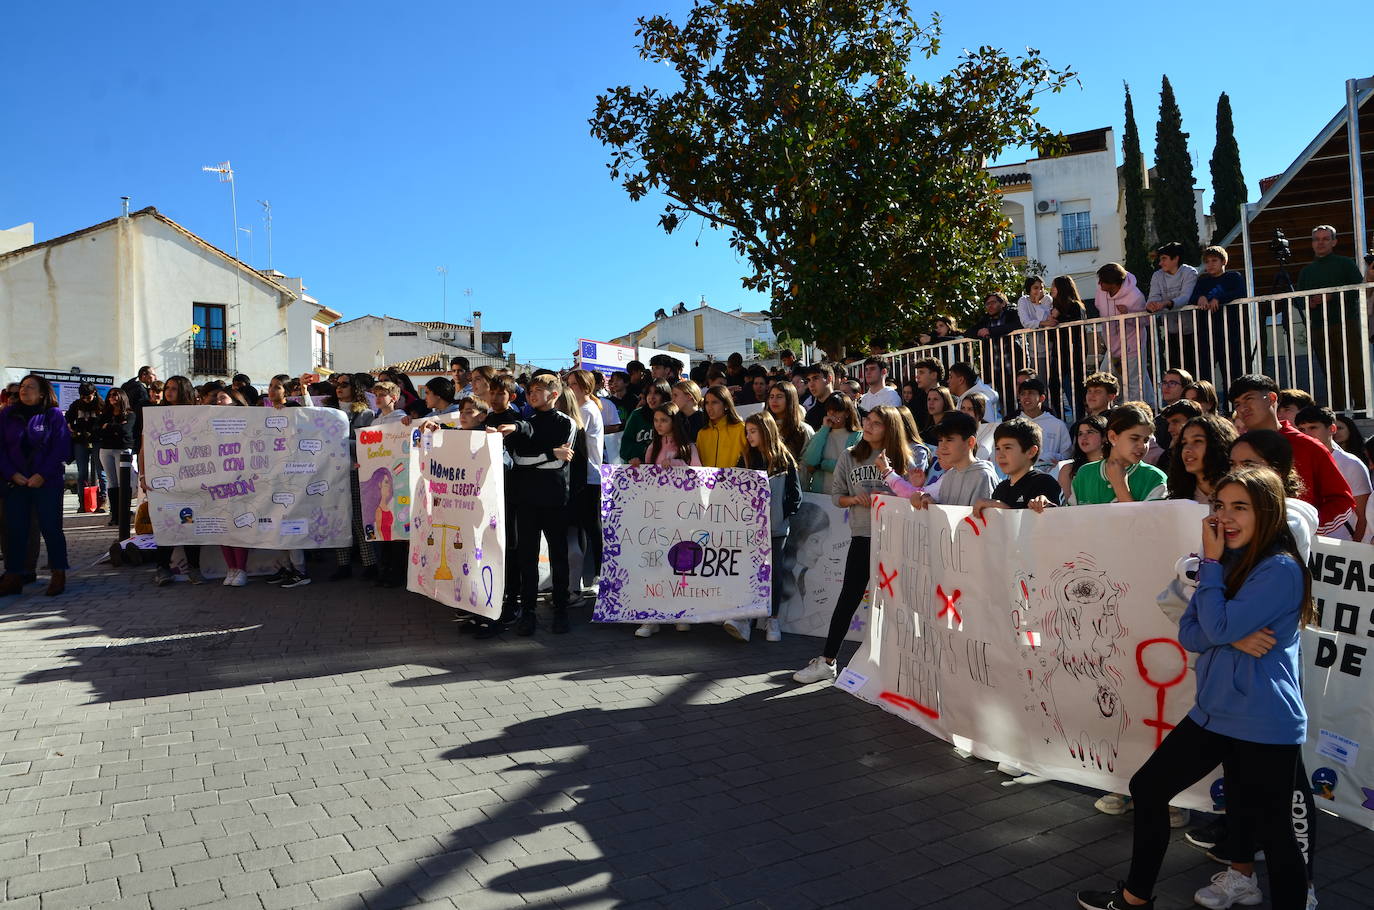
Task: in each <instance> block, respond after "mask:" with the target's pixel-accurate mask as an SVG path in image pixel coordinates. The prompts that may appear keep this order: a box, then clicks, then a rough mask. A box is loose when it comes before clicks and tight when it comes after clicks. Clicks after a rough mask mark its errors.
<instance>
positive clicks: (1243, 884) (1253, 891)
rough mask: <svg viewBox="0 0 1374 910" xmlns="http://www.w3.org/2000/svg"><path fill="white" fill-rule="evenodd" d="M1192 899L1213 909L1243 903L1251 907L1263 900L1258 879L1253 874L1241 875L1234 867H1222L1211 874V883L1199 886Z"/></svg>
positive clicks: (1217, 909)
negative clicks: (1222, 868) (1203, 886)
mask: <svg viewBox="0 0 1374 910" xmlns="http://www.w3.org/2000/svg"><path fill="white" fill-rule="evenodd" d="M1193 900H1194V901H1195V902H1197V903H1199V904H1201V905H1202V906H1204V907H1212V908H1214V910H1220V908H1225V907H1230V906H1232V905H1234V904H1243V905H1244V906H1246V907H1253V906H1254V905H1255V904H1258V903H1259V902H1260V901H1262V900H1264V895H1262V894H1261V893H1260V887H1259V879H1258V878H1256V877H1255V876H1253V875H1241V874H1240V873H1239V872H1237V871H1236V870H1235V869H1224V870H1222V871H1221V872H1218V873H1217V874H1216V875H1214V876H1212V883H1211V884H1210V885H1208V886H1207V887H1205V888H1199V889H1198V891H1197V893H1196V894H1194V895H1193Z"/></svg>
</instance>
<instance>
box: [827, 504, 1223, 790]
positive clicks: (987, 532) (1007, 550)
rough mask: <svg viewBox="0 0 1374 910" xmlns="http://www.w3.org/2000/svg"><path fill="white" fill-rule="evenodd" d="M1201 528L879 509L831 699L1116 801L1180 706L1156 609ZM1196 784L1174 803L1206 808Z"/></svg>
mask: <svg viewBox="0 0 1374 910" xmlns="http://www.w3.org/2000/svg"><path fill="white" fill-rule="evenodd" d="M1203 514H1204V512H1203V507H1202V506H1200V505H1198V504H1195V503H1191V502H1160V503H1135V504H1130V505H1124V506H1123V505H1113V506H1078V507H1075V508H1066V509H1052V510H1048V511H1046V512H1045V513H1044V514H1043V515H1037V514H1035V513H1034V512H1030V511H1006V510H989V511H988V512H987V513H985V516H984V518H985V520H976V519H974V518H973V517H972V514H971V510H970V509H967V508H950V507H932V508H930V509H927V510H916V509H913V508H912V507H911V505H910V503H908V502H906V501H905V500H903V499H897V498H893V497H887V496H884V497H881V498H880V500H879V503H878V505H877V506H876V507H875V510H874V521H875V533H874V536H873V541H874V545H873V553H872V570H871V571H872V577H873V583H874V586H875V587H874V591H873V607H872V610H873V621H872V622H871V623H870V625H869V634H868V637H867V640H866V641H865V642H864V644H863V645H862V646H861V647H860V649H859V652H858V653H857V654H856V655H855V657H854V659H853V661H851V662H850V664H849V666H848V667H846V668H845V670H844V672H843V673H841V675H840V677H839V679H838V680H837V681H836V685H838V686H840V687H841V688H844V689H847V690H848V691H850V692H852V693H853V694H855V695H857V696H859V697H860V698H862V699H864V700H866V701H870V702H872V703H874V704H877V705H879V706H880V707H882V708H884V709H885V710H887V711H890V712H892V713H894V714H897V715H898V716H900V717H903V718H905V719H907V720H908V721H910V722H912V723H914V724H916V725H918V726H920V727H922V728H924V729H926V730H928V731H929V732H931V733H934V734H935V735H937V736H940V737H941V738H943V739H946V740H949V741H950V742H952V743H954V744H955V745H957V746H959V747H960V748H963V749H966V750H968V751H970V752H972V753H973V754H974V755H976V756H977V757H979V758H986V759H989V760H993V761H1008V762H1011V763H1013V764H1015V765H1018V766H1020V767H1021V768H1024V769H1025V770H1027V771H1030V772H1032V773H1035V774H1041V775H1044V776H1047V777H1052V778H1055V779H1058V780H1064V781H1069V782H1071V783H1076V784H1081V785H1083V786H1088V787H1093V788H1096V789H1098V790H1109V791H1113V792H1118V793H1124V792H1126V787H1127V782H1128V781H1129V779H1130V776H1131V774H1132V773H1134V772H1135V770H1136V769H1137V768H1138V767H1139V766H1140V765H1141V764H1142V763H1143V762H1144V760H1145V759H1146V758H1147V757H1148V756H1149V755H1150V753H1151V752H1152V751H1153V750H1154V748H1155V746H1156V745H1157V744H1158V742H1159V741H1160V740H1161V739H1162V738H1163V737H1164V735H1165V734H1166V733H1167V732H1168V731H1169V730H1170V729H1172V728H1173V725H1174V724H1176V723H1177V722H1178V721H1179V720H1180V719H1181V718H1182V717H1183V716H1184V715H1185V714H1186V713H1187V711H1188V709H1189V708H1191V707H1192V704H1193V694H1194V683H1193V674H1192V669H1191V665H1192V660H1191V659H1190V657H1189V655H1187V654H1185V652H1184V650H1183V648H1182V646H1181V645H1179V643H1178V641H1177V632H1178V625H1177V616H1178V612H1181V610H1179V611H1175V610H1174V609H1173V605H1172V604H1171V603H1166V602H1165V601H1162V600H1161V599H1160V595H1161V593H1162V592H1165V591H1167V590H1168V589H1169V587H1170V583H1171V582H1173V581H1174V580H1175V579H1176V577H1177V569H1176V564H1177V562H1178V559H1179V557H1181V556H1183V555H1185V554H1187V553H1188V552H1189V550H1190V549H1196V547H1197V542H1198V533H1199V532H1198V528H1199V524H1200V522H1201V519H1202V515H1203ZM1142 556H1146V557H1147V558H1142ZM1210 780H1211V779H1210V777H1209V778H1208V779H1207V780H1205V781H1204V782H1203V783H1201V784H1200V785H1199V786H1197V787H1195V788H1193V790H1191V791H1189V792H1188V793H1186V794H1184V795H1183V796H1182V797H1181V798H1180V800H1179V801H1178V802H1177V804H1178V805H1188V806H1191V807H1193V808H1198V809H1211V808H1212V801H1211V799H1210V798H1209V797H1208V795H1207V794H1208V784H1209V783H1210Z"/></svg>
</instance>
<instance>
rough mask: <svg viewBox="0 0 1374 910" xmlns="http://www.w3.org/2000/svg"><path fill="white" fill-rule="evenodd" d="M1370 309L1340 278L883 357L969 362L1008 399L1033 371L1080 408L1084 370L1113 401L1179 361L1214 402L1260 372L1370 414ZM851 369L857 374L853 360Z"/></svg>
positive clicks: (909, 364) (1149, 390)
mask: <svg viewBox="0 0 1374 910" xmlns="http://www.w3.org/2000/svg"><path fill="white" fill-rule="evenodd" d="M1370 307H1374V284H1358V285H1343V286H1341V287H1337V288H1327V289H1324V290H1321V291H1307V292H1303V293H1301V294H1298V293H1284V294H1270V295H1266V296H1263V297H1244V298H1241V299H1239V300H1235V301H1232V302H1231V303H1228V304H1225V305H1223V306H1221V307H1220V308H1218V309H1217V310H1215V311H1212V312H1209V311H1206V310H1202V309H1199V308H1197V307H1185V308H1183V309H1181V310H1163V311H1160V312H1158V313H1149V312H1140V313H1130V314H1124V315H1113V316H1104V317H1101V318H1098V319H1086V320H1082V321H1080V322H1071V323H1066V324H1063V325H1059V326H1054V327H1047V328H1035V329H1018V330H1017V331H1014V332H1011V333H1010V334H1007V335H1005V336H1002V337H1000V338H992V339H987V338H971V337H969V338H960V339H957V340H954V341H946V342H942V343H940V344H931V345H923V346H921V347H914V348H907V349H905V350H901V351H895V352H893V353H890V354H886V355H884V356H885V357H886V359H887V361H888V364H889V374H890V375H891V376H893V377H895V378H897V379H899V380H906V379H914V378H915V376H916V362H917V361H919V360H923V359H926V358H934V359H935V360H938V361H940V363H942V364H944V366H945V367H946V368H948V367H949V365H950V364H952V363H955V362H958V361H967V362H970V363H972V364H974V365H975V366H976V367H977V368H978V372H979V375H980V377H981V378H982V379H983V380H984V381H985V382H987V383H988V384H989V385H991V386H992V387H993V388H994V389H996V390H997V392H998V394H999V395H1001V396H1002V397H1003V399H1004V400H1007V401H1014V400H1015V385H1016V373H1017V371H1018V370H1021V369H1023V368H1029V369H1033V370H1035V371H1036V373H1037V374H1038V375H1039V376H1040V377H1041V378H1042V379H1044V380H1045V383H1046V385H1047V386H1048V387H1049V392H1050V401H1049V404H1050V407H1051V408H1052V409H1054V410H1056V411H1058V412H1059V413H1061V414H1070V413H1071V414H1073V415H1077V414H1079V413H1080V412H1081V410H1082V396H1083V382H1084V380H1085V379H1086V378H1087V377H1088V376H1089V375H1090V374H1092V373H1095V372H1098V371H1105V372H1109V373H1112V374H1113V375H1115V376H1116V377H1117V380H1118V381H1119V382H1120V384H1121V392H1120V397H1119V399H1118V400H1119V401H1131V400H1141V401H1147V402H1150V403H1151V404H1154V405H1158V404H1159V401H1160V398H1159V381H1160V379H1161V378H1162V376H1163V374H1164V372H1165V371H1166V370H1169V369H1173V368H1177V367H1182V368H1183V369H1185V370H1187V371H1188V372H1189V373H1190V374H1191V375H1192V376H1193V378H1194V379H1205V380H1208V381H1210V382H1211V383H1212V384H1213V385H1215V386H1216V388H1217V394H1218V396H1219V397H1220V398H1222V399H1223V400H1224V398H1225V395H1226V388H1227V386H1228V385H1229V384H1230V382H1231V380H1233V379H1235V378H1236V377H1238V376H1241V375H1243V374H1245V373H1264V374H1265V375H1268V376H1272V377H1274V379H1275V380H1276V381H1277V382H1278V384H1279V386H1280V388H1300V389H1304V390H1306V391H1308V392H1310V393H1311V394H1312V397H1313V398H1315V399H1316V400H1317V401H1318V403H1320V404H1325V405H1329V406H1330V407H1331V408H1332V409H1333V410H1335V411H1337V412H1345V413H1347V414H1350V415H1351V416H1353V417H1366V418H1368V417H1374V406H1372V404H1371V391H1370V386H1371V370H1370V360H1371V356H1370V355H1371V350H1370V349H1371V337H1370V322H1371V321H1370V316H1369V309H1370ZM850 373H851V375H853V376H854V377H855V378H859V379H862V375H861V374H862V363H858V364H854V365H852V366H851V367H850Z"/></svg>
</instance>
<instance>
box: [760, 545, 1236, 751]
mask: <svg viewBox="0 0 1374 910" xmlns="http://www.w3.org/2000/svg"><path fill="white" fill-rule="evenodd" d="M871 542H872V541H871V538H868V537H859V536H857V535H856V536H854V537H851V538H850V539H849V555H848V556H846V557H845V560H844V582H843V583H841V585H840V596H839V597H837V598H835V612H834V613H833V614H831V616H830V634H829V635H827V636H826V637H825V651H824V655H825V658H826V659H827V660H834V659H835V658H836V657H838V656H839V654H840V645H842V644H844V637H845V636H846V635H848V634H849V624H850V623H851V622H853V620H854V614H855V612H857V611H858V609H859V604H860V603H861V602H862V601H863V599H864V591H866V590H867V589H868V550H869V545H870V543H871ZM774 552H775V553H776V552H777V550H776V549H775V550H774ZM1213 765H1214V766H1215V763H1213Z"/></svg>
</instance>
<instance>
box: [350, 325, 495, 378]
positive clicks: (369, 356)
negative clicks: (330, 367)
mask: <svg viewBox="0 0 1374 910" xmlns="http://www.w3.org/2000/svg"><path fill="white" fill-rule="evenodd" d="M510 339H511V333H510V332H486V331H483V330H482V314H481V313H480V312H474V313H473V314H472V324H471V325H460V324H458V323H454V322H414V321H411V320H409V319H397V318H396V317H394V316H359V317H357V318H356V319H350V320H348V321H347V322H340V323H338V324H337V325H335V326H334V327H333V328H332V329H331V330H330V341H331V342H332V343H333V345H334V363H335V364H336V365H337V367H338V369H341V370H351V371H358V370H379V369H382V368H383V367H391V366H397V365H398V364H401V363H406V362H413V361H420V360H423V361H425V362H429V360H430V359H431V358H442V359H443V361H444V364H445V368H444V372H447V364H448V362H449V360H451V359H452V358H454V357H466V358H467V359H468V363H469V365H470V366H474V367H479V366H483V365H484V364H490V365H492V366H505V365H506V364H507V357H506V352H505V346H506V344H508V343H509V342H510Z"/></svg>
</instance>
